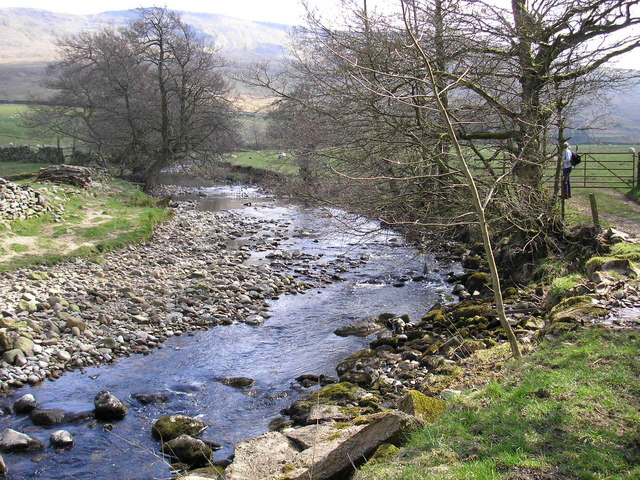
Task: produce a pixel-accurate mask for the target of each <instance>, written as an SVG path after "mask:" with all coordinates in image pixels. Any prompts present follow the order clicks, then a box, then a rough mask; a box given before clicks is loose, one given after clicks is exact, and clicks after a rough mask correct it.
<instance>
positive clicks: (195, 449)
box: [162, 435, 213, 467]
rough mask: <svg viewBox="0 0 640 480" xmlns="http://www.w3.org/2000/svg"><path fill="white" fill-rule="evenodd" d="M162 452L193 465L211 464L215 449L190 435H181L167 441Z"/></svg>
mask: <svg viewBox="0 0 640 480" xmlns="http://www.w3.org/2000/svg"><path fill="white" fill-rule="evenodd" d="M162 452H163V453H164V454H165V455H169V456H170V457H172V458H174V459H176V460H177V461H178V462H180V463H186V464H187V465H189V466H191V467H204V466H206V465H209V464H210V463H211V460H212V458H213V450H212V449H211V447H210V446H209V445H207V444H206V443H204V442H203V441H202V440H198V439H197V438H193V437H191V436H189V435H180V436H179V437H177V438H174V439H173V440H169V441H168V442H165V443H164V444H163V445H162Z"/></svg>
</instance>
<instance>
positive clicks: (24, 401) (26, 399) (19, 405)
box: [13, 393, 36, 414]
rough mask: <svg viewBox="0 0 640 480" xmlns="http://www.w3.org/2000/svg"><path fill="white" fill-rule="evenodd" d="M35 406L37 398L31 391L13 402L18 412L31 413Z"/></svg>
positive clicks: (14, 408)
mask: <svg viewBox="0 0 640 480" xmlns="http://www.w3.org/2000/svg"><path fill="white" fill-rule="evenodd" d="M35 408H36V399H35V397H34V396H33V395H32V394H30V393H27V394H26V395H23V396H22V397H20V398H19V399H18V400H16V401H15V403H14V404H13V410H14V411H15V412H16V413H18V414H25V413H31V411H33V410H34V409H35Z"/></svg>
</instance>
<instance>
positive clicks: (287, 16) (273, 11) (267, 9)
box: [0, 0, 326, 25]
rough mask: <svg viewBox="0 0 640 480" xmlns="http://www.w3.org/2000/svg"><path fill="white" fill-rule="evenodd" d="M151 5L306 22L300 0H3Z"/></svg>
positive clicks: (92, 9)
mask: <svg viewBox="0 0 640 480" xmlns="http://www.w3.org/2000/svg"><path fill="white" fill-rule="evenodd" d="M325 1H326V0H325ZM149 6H159V7H165V6H166V7H168V8H170V9H172V10H181V11H185V12H199V13H200V12H204V13H219V14H222V15H229V16H232V17H238V18H245V19H248V20H260V21H265V22H275V23H283V24H286V25H295V24H300V23H302V22H301V18H302V15H303V13H304V9H303V8H302V6H301V4H300V2H299V0H164V1H163V0H83V1H78V0H54V1H52V0H0V8H11V7H21V8H36V9H40V10H49V11H54V12H60V13H75V14H80V15H85V14H92V13H100V12H106V11H112V10H128V9H132V8H137V7H149Z"/></svg>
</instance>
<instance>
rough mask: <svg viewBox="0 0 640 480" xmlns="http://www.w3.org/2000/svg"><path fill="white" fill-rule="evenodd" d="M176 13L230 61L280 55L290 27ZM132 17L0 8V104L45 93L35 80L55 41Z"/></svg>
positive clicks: (124, 13)
mask: <svg viewBox="0 0 640 480" xmlns="http://www.w3.org/2000/svg"><path fill="white" fill-rule="evenodd" d="M180 13H181V14H182V17H183V19H184V20H185V21H186V22H187V23H189V24H190V25H192V26H193V27H194V28H195V29H196V31H197V32H198V33H200V34H202V35H203V36H204V37H205V38H207V39H210V40H213V41H214V42H215V44H216V45H217V46H219V47H220V49H221V50H220V53H221V55H223V56H224V57H225V58H226V59H228V60H230V61H232V62H234V63H239V64H242V63H245V62H250V61H256V60H263V59H275V58H278V57H282V56H283V55H284V54H285V45H286V43H287V37H288V32H289V30H290V29H291V27H290V26H287V25H277V24H273V23H265V22H254V21H250V20H242V19H238V18H232V17H227V16H224V15H215V14H208V13H193V12H180ZM134 14H135V13H134V10H126V11H118V12H104V13H100V14H97V15H68V14H61V13H54V12H47V11H43V10H35V9H30V8H5V9H0V100H11V101H16V100H28V99H30V98H31V97H32V96H42V95H43V94H45V91H44V90H43V88H42V87H41V86H40V82H41V79H42V77H43V75H44V70H45V66H46V62H50V61H51V60H52V59H54V58H55V57H56V46H55V42H56V39H57V38H58V37H61V36H65V35H72V34H75V33H78V32H80V31H83V30H89V31H91V30H98V29H100V28H103V27H106V26H112V27H114V28H117V27H119V26H121V25H124V24H125V23H126V22H127V21H128V20H129V19H130V18H131V17H132V16H133V15H134Z"/></svg>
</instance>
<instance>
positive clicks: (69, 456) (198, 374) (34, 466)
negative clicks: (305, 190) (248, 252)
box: [0, 188, 452, 480]
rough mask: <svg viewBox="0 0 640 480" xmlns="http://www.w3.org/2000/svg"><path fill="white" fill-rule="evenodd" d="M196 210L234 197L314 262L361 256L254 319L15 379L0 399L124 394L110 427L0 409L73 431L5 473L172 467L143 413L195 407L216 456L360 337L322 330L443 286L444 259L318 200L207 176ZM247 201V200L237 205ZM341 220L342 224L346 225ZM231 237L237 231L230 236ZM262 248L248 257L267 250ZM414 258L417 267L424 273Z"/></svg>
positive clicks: (78, 400)
mask: <svg viewBox="0 0 640 480" xmlns="http://www.w3.org/2000/svg"><path fill="white" fill-rule="evenodd" d="M193 198H194V199H196V200H197V202H198V208H199V209H203V210H214V211H215V210H224V209H235V210H237V211H240V212H242V214H243V215H247V216H255V217H257V218H268V219H286V220H287V221H289V222H290V229H291V231H298V232H301V231H303V232H305V235H297V236H291V237H289V238H288V239H287V240H286V241H284V242H283V243H282V244H281V245H280V248H281V249H287V250H301V251H303V252H304V253H308V254H321V255H322V261H323V262H331V261H332V259H335V258H337V257H338V256H340V255H345V254H347V255H349V256H351V257H356V258H362V259H366V260H367V261H364V262H363V264H362V265H360V266H359V267H358V268H356V269H353V270H351V271H346V272H344V273H343V274H341V279H340V280H339V281H336V282H335V283H332V284H329V285H328V286H324V287H321V288H314V289H311V290H308V291H307V292H305V294H300V295H285V296H282V297H280V298H279V299H276V300H273V301H271V303H270V312H269V313H270V318H267V319H266V321H265V323H264V324H263V325H260V326H249V325H247V324H244V323H237V324H233V325H230V326H218V327H215V328H212V329H210V330H208V331H202V332H198V333H195V334H193V335H183V336H180V337H173V338H171V339H169V340H168V341H167V342H166V343H165V344H164V347H163V348H162V349H158V350H155V351H153V352H152V353H151V354H149V355H133V356H130V357H125V358H119V359H117V360H116V361H115V362H114V363H113V364H110V365H106V366H101V367H98V368H91V369H86V370H84V371H74V372H69V373H66V374H65V375H64V376H63V377H62V378H60V379H59V380H57V381H55V382H44V383H42V384H40V385H37V386H35V387H24V388H22V389H21V390H19V391H18V392H15V393H14V394H13V395H12V396H11V397H9V398H7V399H4V400H3V402H2V403H3V404H4V405H9V404H11V403H12V402H13V401H14V400H15V399H17V398H19V397H20V396H22V395H24V394H27V393H32V394H33V395H34V396H35V397H36V399H37V401H38V405H39V407H40V408H47V409H53V408H59V409H63V410H65V411H66V412H78V413H80V412H88V411H91V410H92V409H93V398H94V396H95V394H96V393H97V392H98V391H101V390H109V391H111V392H112V393H113V394H114V395H116V396H117V397H118V398H120V399H123V400H127V401H129V403H130V408H129V411H128V413H127V415H126V417H125V419H124V420H122V421H119V422H115V423H114V424H113V428H112V429H111V430H109V429H108V428H104V424H101V423H96V422H92V421H87V420H85V421H79V422H78V423H74V424H65V425H62V426H60V427H55V428H54V427H52V428H50V429H47V428H43V427H36V426H34V425H32V424H31V423H30V421H29V419H28V417H25V416H14V415H5V416H3V417H0V429H4V428H13V429H15V430H18V431H21V432H24V433H27V434H29V435H32V436H34V437H35V438H38V439H39V440H41V441H42V442H43V443H45V444H48V437H49V435H50V434H51V432H52V431H53V430H54V429H59V428H63V429H66V430H68V431H69V432H70V433H71V434H72V435H73V436H74V437H75V445H74V446H73V447H72V448H70V449H67V450H60V451H55V450H54V449H53V447H51V446H48V447H47V449H46V450H45V451H44V452H39V453H35V454H8V455H6V456H5V461H6V462H7V464H8V466H9V469H10V473H9V475H8V478H9V479H14V480H15V479H47V480H56V479H78V480H102V479H104V480H107V479H109V480H112V479H120V480H143V479H144V480H150V479H165V478H172V475H171V473H170V469H169V467H168V464H167V463H166V462H165V460H164V459H163V458H162V456H161V454H160V453H159V444H158V442H157V441H155V440H154V439H153V438H152V436H151V425H152V424H153V422H154V420H156V419H157V418H158V417H160V416H162V415H166V414H171V413H179V414H184V415H189V416H197V417H198V418H200V419H201V420H203V421H204V422H205V423H207V424H208V425H209V428H208V429H207V430H206V431H205V433H204V434H203V438H204V439H206V440H211V441H214V442H217V443H219V444H222V446H223V448H222V449H221V450H219V451H218V452H216V459H217V460H220V459H224V458H227V457H229V456H230V455H232V453H233V445H234V442H237V441H239V440H241V439H244V438H248V437H251V436H254V435H257V434H260V433H262V432H264V431H266V430H268V423H269V421H270V420H271V419H273V418H274V417H276V416H278V415H279V412H280V410H282V409H283V408H285V407H286V406H288V405H289V404H290V403H292V402H293V401H294V400H296V398H298V396H299V395H300V393H301V392H303V391H304V389H302V388H301V387H300V386H299V385H297V384H296V382H295V378H296V377H298V376H299V375H302V374H307V373H312V374H325V375H332V376H335V366H336V364H337V363H338V362H339V361H340V360H342V359H344V358H346V357H347V356H349V355H350V354H352V353H353V352H355V351H356V350H359V349H361V348H364V347H366V345H367V344H368V342H369V341H370V340H371V338H357V337H347V338H343V337H339V336H337V335H335V334H334V333H333V331H334V330H335V329H336V328H338V327H340V326H343V325H346V324H349V323H351V322H353V321H354V320H358V319H361V318H364V317H366V316H372V315H378V314H380V313H383V312H392V313H395V314H397V315H403V314H408V315H409V316H410V317H411V319H412V320H419V318H420V316H421V315H422V314H423V313H424V312H426V311H427V310H428V309H429V308H430V307H431V306H432V305H433V304H434V303H435V302H437V301H438V300H439V299H440V298H441V297H442V296H444V295H446V294H448V292H449V291H450V286H449V285H448V284H447V283H446V281H445V278H446V274H447V273H448V272H450V271H452V268H451V267H450V266H448V265H438V263H437V261H436V260H435V259H434V258H433V257H432V256H423V255H419V254H418V253H417V252H416V251H415V250H414V249H412V248H410V247H406V246H403V245H402V240H401V239H400V238H399V236H398V235H396V234H395V233H393V232H390V231H383V230H378V231H376V232H375V233H370V234H368V235H363V234H362V232H361V230H362V228H367V229H370V228H371V227H375V225H373V224H371V223H369V224H367V225H360V227H361V228H358V229H357V230H359V231H355V230H356V229H354V228H353V227H354V223H355V220H354V219H353V218H347V223H351V225H347V226H345V224H344V219H342V220H338V219H336V218H333V217H332V216H330V215H327V214H326V212H325V211H323V210H320V209H313V208H304V207H301V206H297V205H293V204H285V203H280V202H276V201H275V200H274V199H272V198H269V197H267V196H261V195H259V194H257V192H256V191H254V190H245V189H238V188H235V189H234V188H207V189H203V190H202V191H201V194H200V195H197V196H193ZM248 204H250V205H248ZM347 227H349V228H347ZM234 242H235V243H236V244H237V246H240V245H242V244H243V239H238V240H235V241H234ZM266 257H267V255H265V252H260V253H256V254H254V255H252V257H251V258H249V259H248V260H247V261H248V262H268V261H269V260H268V258H266ZM425 264H426V265H427V266H428V269H427V271H428V273H426V274H425V273H424V266H425ZM238 376H244V377H250V378H252V379H254V380H255V382H256V383H255V385H254V386H253V387H251V388H249V389H244V390H239V389H235V388H232V387H228V386H225V385H223V384H221V383H220V382H219V379H220V378H222V377H238ZM137 393H164V394H165V395H167V396H168V397H169V398H170V401H169V402H167V403H157V404H149V405H142V404H140V403H138V402H136V401H134V400H132V399H131V398H130V396H131V395H132V394H137Z"/></svg>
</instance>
